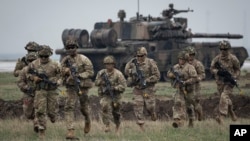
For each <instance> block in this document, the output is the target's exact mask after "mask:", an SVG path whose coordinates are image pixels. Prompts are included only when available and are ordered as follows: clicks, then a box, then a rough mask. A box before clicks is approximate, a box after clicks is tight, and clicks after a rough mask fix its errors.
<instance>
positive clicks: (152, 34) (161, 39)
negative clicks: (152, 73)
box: [55, 4, 248, 80]
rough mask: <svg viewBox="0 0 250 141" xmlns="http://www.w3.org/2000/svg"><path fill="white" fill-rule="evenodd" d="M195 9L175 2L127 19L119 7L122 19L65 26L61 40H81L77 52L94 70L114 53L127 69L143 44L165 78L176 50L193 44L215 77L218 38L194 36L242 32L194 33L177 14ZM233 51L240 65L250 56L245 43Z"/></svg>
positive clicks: (225, 36)
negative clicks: (182, 7) (81, 26)
mask: <svg viewBox="0 0 250 141" xmlns="http://www.w3.org/2000/svg"><path fill="white" fill-rule="evenodd" d="M183 12H193V10H190V9H187V10H176V9H174V7H173V4H169V8H168V9H165V10H163V11H162V17H152V16H150V15H149V16H143V15H139V14H138V12H137V14H136V16H135V17H132V18H130V20H129V21H125V20H124V19H125V17H126V12H125V11H124V10H119V12H118V17H119V20H118V21H116V22H113V21H112V20H111V19H109V20H107V21H106V22H97V23H95V25H94V29H93V30H92V32H91V33H90V34H89V32H88V31H87V30H85V29H65V30H64V31H63V32H62V41H63V44H64V45H65V42H66V40H67V39H69V38H74V39H75V40H77V42H78V44H79V48H78V50H77V51H78V53H81V54H84V55H86V56H87V57H88V58H90V59H91V61H92V63H93V66H94V70H95V72H97V71H99V70H100V69H102V68H103V67H104V66H103V58H104V57H105V56H106V55H113V56H114V57H115V58H116V61H117V64H116V67H117V68H118V69H120V70H121V71H124V68H125V64H126V63H127V62H128V61H129V60H130V59H131V58H132V57H134V55H135V51H136V50H137V48H138V47H141V46H144V47H146V49H147V51H148V57H149V58H153V59H154V60H155V61H156V62H157V65H158V67H159V70H160V72H161V77H162V78H161V80H166V79H167V78H166V77H165V76H166V72H167V70H168V69H169V68H170V67H171V66H173V65H174V64H176V63H177V57H176V56H177V54H178V52H179V51H180V50H182V49H183V48H185V47H187V46H190V45H192V46H194V47H195V48H196V50H197V56H196V57H197V59H199V60H200V61H202V63H203V64H204V66H205V70H206V78H207V79H210V78H211V77H212V75H211V73H210V70H209V67H210V64H211V61H212V59H213V58H214V57H215V56H216V55H217V54H218V53H219V48H218V45H219V42H193V41H192V39H193V38H221V39H242V38H243V36H242V35H240V34H230V33H225V34H217V33H216V34H208V33H192V32H191V30H190V29H188V28H187V23H188V20H187V18H183V17H176V16H175V15H177V14H180V13H183ZM231 51H232V53H233V54H235V55H236V56H237V58H238V59H239V61H240V64H241V66H242V65H243V63H244V61H245V59H246V58H247V57H248V53H247V51H246V49H245V48H244V47H242V46H232V50H231ZM55 52H56V54H59V55H61V58H62V57H63V56H65V55H66V51H65V49H64V48H62V49H56V51H55Z"/></svg>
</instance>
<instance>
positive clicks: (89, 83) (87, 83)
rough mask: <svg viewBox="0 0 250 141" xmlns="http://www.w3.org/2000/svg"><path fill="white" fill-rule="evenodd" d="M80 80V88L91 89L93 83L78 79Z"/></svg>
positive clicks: (88, 79) (88, 80) (89, 80)
mask: <svg viewBox="0 0 250 141" xmlns="http://www.w3.org/2000/svg"><path fill="white" fill-rule="evenodd" d="M80 80H81V82H80V87H83V88H92V87H93V82H92V80H91V79H90V78H87V79H80Z"/></svg>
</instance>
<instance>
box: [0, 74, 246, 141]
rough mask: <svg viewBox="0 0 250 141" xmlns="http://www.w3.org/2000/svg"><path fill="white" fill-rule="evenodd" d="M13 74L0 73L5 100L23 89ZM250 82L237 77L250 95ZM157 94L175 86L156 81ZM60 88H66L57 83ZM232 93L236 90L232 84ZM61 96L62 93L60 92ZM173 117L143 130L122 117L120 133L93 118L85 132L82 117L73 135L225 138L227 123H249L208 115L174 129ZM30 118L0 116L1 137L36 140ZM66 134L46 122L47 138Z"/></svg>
mask: <svg viewBox="0 0 250 141" xmlns="http://www.w3.org/2000/svg"><path fill="white" fill-rule="evenodd" d="M16 81H17V78H15V77H14V76H13V75H12V74H11V73H0V98H2V99H4V100H18V99H20V98H21V97H22V92H21V91H20V90H19V89H18V87H17V86H16V84H15V82H16ZM248 83H249V80H248V79H242V80H240V81H239V85H240V87H242V90H243V91H244V92H245V93H244V94H245V95H249V93H250V89H249V88H247V87H245V85H246V84H248ZM156 88H157V92H156V94H157V96H158V97H160V98H163V97H167V98H171V97H172V95H173V94H174V93H175V89H173V88H172V87H171V86H170V83H169V82H166V83H163V82H161V83H158V84H157V85H156ZM60 89H61V90H64V89H65V88H63V87H60ZM216 91H217V90H216V85H215V81H214V80H212V81H205V82H202V91H201V92H202V94H203V95H205V96H209V95H212V94H214V93H215V92H216ZM234 93H235V94H238V90H237V89H236V88H235V89H234ZM89 95H97V88H96V87H93V88H92V89H90V92H89ZM61 96H63V95H61ZM132 96H133V95H132V89H131V88H126V91H125V93H124V94H123V101H126V102H128V101H131V99H132ZM171 124H172V121H156V122H152V121H147V122H146V125H145V129H146V131H145V133H143V132H141V131H140V129H139V127H138V126H137V125H136V124H135V122H134V121H123V122H122V125H121V130H120V135H119V136H118V135H117V134H115V133H114V126H112V129H113V131H112V132H111V133H104V131H103V124H102V122H98V121H93V122H92V129H91V132H90V133H89V134H88V135H84V134H83V128H84V127H83V121H77V122H76V124H75V125H76V135H77V136H78V137H79V138H80V139H81V140H88V141H100V140H101V141H181V140H184V141H228V140H229V125H230V124H250V120H249V119H239V120H238V121H237V122H235V123H232V122H231V120H229V119H226V121H225V124H224V125H223V126H219V125H218V124H217V123H216V122H215V121H214V120H210V119H207V120H205V121H203V122H195V126H194V128H188V127H187V125H185V126H184V127H183V128H180V129H174V128H172V126H171ZM32 128H33V125H32V122H31V121H30V122H27V121H24V120H19V119H7V120H0V140H6V141H35V140H38V137H37V134H35V133H34V132H33V129H32ZM65 134H66V125H65V123H64V122H63V121H59V122H57V123H55V124H51V123H50V122H49V121H48V123H47V131H46V140H53V141H61V140H64V138H65Z"/></svg>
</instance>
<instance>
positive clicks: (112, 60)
mask: <svg viewBox="0 0 250 141" xmlns="http://www.w3.org/2000/svg"><path fill="white" fill-rule="evenodd" d="M103 63H104V64H115V58H114V57H113V56H111V55H109V56H106V57H105V58H104V59H103Z"/></svg>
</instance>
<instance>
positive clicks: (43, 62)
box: [39, 55, 49, 64]
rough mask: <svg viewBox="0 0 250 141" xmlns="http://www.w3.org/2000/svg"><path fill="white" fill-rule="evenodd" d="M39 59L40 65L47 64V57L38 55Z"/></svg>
mask: <svg viewBox="0 0 250 141" xmlns="http://www.w3.org/2000/svg"><path fill="white" fill-rule="evenodd" d="M39 58H40V62H41V63H42V64H46V63H48V62H49V55H39Z"/></svg>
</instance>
